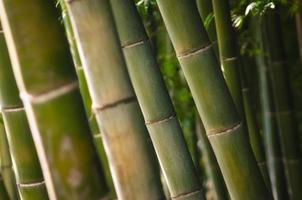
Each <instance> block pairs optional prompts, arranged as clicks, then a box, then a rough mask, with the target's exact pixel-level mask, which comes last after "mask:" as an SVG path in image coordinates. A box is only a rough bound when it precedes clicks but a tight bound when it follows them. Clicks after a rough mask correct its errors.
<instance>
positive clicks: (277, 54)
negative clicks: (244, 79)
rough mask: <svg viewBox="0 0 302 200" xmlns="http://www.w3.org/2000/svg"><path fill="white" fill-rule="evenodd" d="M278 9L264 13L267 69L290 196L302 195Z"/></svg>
mask: <svg viewBox="0 0 302 200" xmlns="http://www.w3.org/2000/svg"><path fill="white" fill-rule="evenodd" d="M277 12H278V11H277V10H270V11H269V12H267V14H266V15H265V25H264V30H265V39H266V41H267V43H266V44H267V50H268V56H269V63H268V70H269V75H270V81H271V85H272V93H273V96H274V102H275V109H276V112H275V113H271V114H272V115H273V114H274V115H276V119H277V125H278V129H279V135H280V136H279V137H280V141H281V149H282V153H283V163H284V167H285V174H286V178H287V186H288V188H287V190H288V193H289V196H290V199H302V190H301V188H300V185H302V170H301V169H302V159H301V150H300V148H299V140H298V130H297V124H296V122H295V116H294V111H293V105H292V95H291V92H290V86H289V81H288V76H287V74H288V73H287V64H286V57H285V52H284V46H283V41H282V29H281V25H280V19H279V15H278V13H277Z"/></svg>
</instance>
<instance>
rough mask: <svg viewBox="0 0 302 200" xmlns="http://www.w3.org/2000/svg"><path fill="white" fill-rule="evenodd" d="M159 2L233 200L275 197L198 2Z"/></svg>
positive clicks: (183, 0)
mask: <svg viewBox="0 0 302 200" xmlns="http://www.w3.org/2000/svg"><path fill="white" fill-rule="evenodd" d="M157 2H158V5H159V9H160V11H161V14H162V16H163V19H164V21H165V24H166V26H167V30H168V33H169V35H170V38H171V40H172V43H173V45H174V48H175V50H176V53H177V56H178V59H179V62H180V64H181V66H182V68H183V71H184V74H185V77H186V79H187V81H188V84H189V86H190V89H191V91H192V95H193V98H194V100H195V103H196V105H197V108H198V111H199V114H200V117H201V119H202V121H203V123H204V126H205V128H206V131H207V135H208V137H209V140H210V143H211V145H212V147H213V150H214V152H215V155H216V158H217V160H218V163H219V166H220V169H221V171H222V174H223V176H224V180H225V182H226V185H227V188H228V191H229V193H230V196H231V199H270V198H271V196H270V193H269V191H268V190H267V188H266V186H265V183H264V180H263V178H262V175H261V172H260V170H259V168H258V166H257V163H256V160H255V157H254V155H253V152H252V149H251V148H250V145H249V141H248V137H247V131H246V130H245V128H244V126H243V124H242V121H241V120H240V117H239V115H238V113H237V111H236V107H235V105H234V102H233V101H232V97H231V96H230V93H229V91H228V89H227V86H226V84H225V81H224V79H223V75H222V73H221V71H220V69H219V64H218V62H217V59H216V57H215V54H214V51H213V49H212V46H211V44H210V42H209V39H208V36H207V34H206V31H205V29H204V26H202V25H201V24H202V22H201V20H200V18H199V15H198V10H197V8H196V6H195V3H194V2H193V1H188V0H157ZM184 16H185V17H184ZM222 99H223V101H221V100H222Z"/></svg>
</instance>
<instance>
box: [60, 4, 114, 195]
mask: <svg viewBox="0 0 302 200" xmlns="http://www.w3.org/2000/svg"><path fill="white" fill-rule="evenodd" d="M60 5H61V9H62V18H63V23H64V27H65V31H66V35H67V38H68V42H69V46H70V51H71V55H72V59H73V63H74V66H75V69H76V73H77V77H78V80H79V88H80V92H81V96H82V99H83V103H84V107H85V111H86V115H87V118H88V122H89V126H90V129H91V132H92V135H93V140H94V143H95V145H96V148H97V152H98V156H99V158H100V160H101V163H102V166H103V169H104V174H105V176H106V182H107V184H108V186H109V188H110V193H111V196H112V197H113V196H116V194H115V189H114V185H113V180H112V176H111V173H110V169H109V163H108V159H107V156H106V153H105V149H104V146H103V141H102V138H101V137H100V129H99V127H98V124H97V121H96V118H95V115H94V113H93V112H92V108H91V105H92V100H91V97H90V94H89V90H88V85H87V81H86V78H85V75H84V72H83V67H82V63H81V60H80V55H79V52H78V47H77V45H76V41H75V37H74V33H73V31H72V27H71V21H70V18H69V15H68V12H67V8H66V5H65V2H64V1H63V0H60Z"/></svg>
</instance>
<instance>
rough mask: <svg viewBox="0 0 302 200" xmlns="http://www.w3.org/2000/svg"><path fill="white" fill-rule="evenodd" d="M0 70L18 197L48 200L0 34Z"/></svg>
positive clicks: (0, 102)
mask: <svg viewBox="0 0 302 200" xmlns="http://www.w3.org/2000/svg"><path fill="white" fill-rule="evenodd" d="M0 69H1V74H0V106H1V110H2V115H3V120H4V125H5V129H6V134H7V138H8V145H9V149H10V152H11V157H12V160H13V163H14V169H15V177H16V180H17V185H18V190H19V194H20V197H21V198H22V199H24V200H26V199H41V200H43V199H48V196H47V192H46V187H45V183H44V178H43V175H42V171H41V167H40V163H39V160H38V156H37V152H36V149H35V147H34V142H33V139H32V136H31V132H30V129H29V125H28V122H27V118H26V115H25V111H24V108H23V104H22V101H21V99H20V97H19V90H18V88H17V85H16V81H15V78H14V75H13V71H12V68H11V64H10V59H9V55H8V51H7V46H6V42H5V39H4V35H3V32H2V31H1V32H0Z"/></svg>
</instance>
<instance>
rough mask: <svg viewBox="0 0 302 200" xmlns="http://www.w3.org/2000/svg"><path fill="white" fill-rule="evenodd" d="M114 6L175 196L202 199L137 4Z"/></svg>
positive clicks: (129, 0) (128, 61)
mask: <svg viewBox="0 0 302 200" xmlns="http://www.w3.org/2000/svg"><path fill="white" fill-rule="evenodd" d="M111 5H112V10H113V14H114V17H115V22H116V27H117V31H118V35H119V38H120V42H121V46H122V47H123V52H124V56H125V60H126V64H127V67H128V72H129V75H130V78H131V81H132V84H133V87H134V90H135V93H136V95H137V98H138V102H139V104H140V107H141V109H142V112H143V115H144V118H145V122H146V124H147V128H148V130H149V133H150V136H151V139H152V142H153V145H154V147H155V150H156V154H157V156H158V159H159V161H160V164H161V169H162V171H163V174H164V177H165V178H166V181H167V185H168V188H169V190H170V195H171V198H172V199H173V198H176V197H177V198H180V199H201V198H202V197H203V194H202V191H201V183H200V182H199V180H198V176H197V172H196V171H195V168H194V164H193V162H192V159H191V156H190V154H189V151H188V149H187V147H186V144H185V142H184V137H183V133H182V130H181V128H180V125H179V122H178V120H177V119H176V117H175V111H174V108H173V105H172V102H171V99H170V97H169V94H168V91H167V89H166V86H165V84H164V81H163V78H162V76H161V72H160V69H159V67H158V65H157V62H156V58H155V55H154V54H153V51H152V49H151V45H150V42H149V40H148V37H147V35H146V33H145V30H144V27H143V23H142V21H141V19H140V17H139V13H138V11H137V10H136V7H135V4H134V2H133V1H132V0H124V1H122V2H121V1H118V0H111ZM198 190H199V191H198ZM192 191H193V192H194V195H195V196H194V197H193V196H191V195H190V193H191V192H192Z"/></svg>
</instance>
